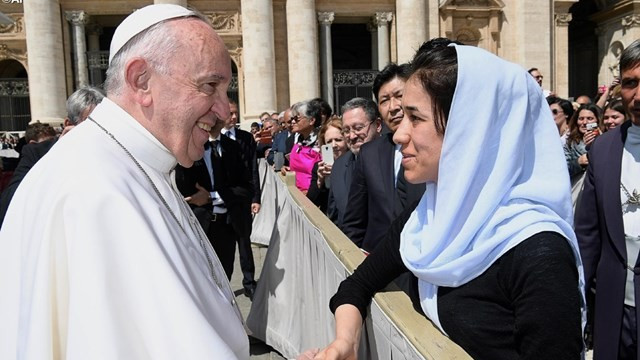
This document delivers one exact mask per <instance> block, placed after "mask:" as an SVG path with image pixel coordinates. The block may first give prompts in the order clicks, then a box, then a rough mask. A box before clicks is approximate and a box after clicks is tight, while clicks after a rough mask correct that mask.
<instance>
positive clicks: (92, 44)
mask: <svg viewBox="0 0 640 360" xmlns="http://www.w3.org/2000/svg"><path fill="white" fill-rule="evenodd" d="M87 30H88V33H89V36H88V38H89V42H88V45H89V51H90V52H94V54H95V52H97V51H100V35H102V26H100V25H98V24H92V25H89V27H88V29H87ZM94 59H96V60H97V59H98V57H94ZM95 65H97V64H95ZM89 80H90V83H91V85H94V86H98V85H100V84H102V82H103V81H104V79H103V78H102V71H100V69H98V68H97V67H91V62H90V61H89Z"/></svg>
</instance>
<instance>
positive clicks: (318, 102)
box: [309, 98, 333, 121]
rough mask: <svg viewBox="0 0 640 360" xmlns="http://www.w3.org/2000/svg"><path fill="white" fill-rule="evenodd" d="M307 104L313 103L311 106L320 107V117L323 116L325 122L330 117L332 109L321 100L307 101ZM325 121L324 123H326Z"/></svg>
mask: <svg viewBox="0 0 640 360" xmlns="http://www.w3.org/2000/svg"><path fill="white" fill-rule="evenodd" d="M309 103H313V105H311V106H320V115H324V118H325V119H326V120H329V118H330V117H331V115H333V109H331V105H329V103H328V102H326V101H324V100H323V99H321V98H315V99H311V100H309ZM326 120H325V121H326Z"/></svg>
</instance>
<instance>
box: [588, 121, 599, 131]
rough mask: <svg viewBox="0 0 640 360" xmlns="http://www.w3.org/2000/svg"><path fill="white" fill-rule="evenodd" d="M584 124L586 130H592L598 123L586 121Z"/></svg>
mask: <svg viewBox="0 0 640 360" xmlns="http://www.w3.org/2000/svg"><path fill="white" fill-rule="evenodd" d="M586 126H587V131H593V130H596V129H597V128H598V123H588V124H587V125H586Z"/></svg>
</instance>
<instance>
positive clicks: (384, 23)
mask: <svg viewBox="0 0 640 360" xmlns="http://www.w3.org/2000/svg"><path fill="white" fill-rule="evenodd" d="M392 19H393V14H392V13H390V12H378V13H376V15H375V17H374V18H373V23H374V25H375V26H376V27H377V28H378V70H382V69H384V67H385V66H387V65H388V64H389V61H390V54H389V47H390V45H389V22H391V20H392ZM400 39H402V38H400ZM402 41H404V40H402ZM402 41H400V42H402Z"/></svg>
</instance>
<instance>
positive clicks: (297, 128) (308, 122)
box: [291, 114, 314, 136]
mask: <svg viewBox="0 0 640 360" xmlns="http://www.w3.org/2000/svg"><path fill="white" fill-rule="evenodd" d="M313 122H314V121H313V119H311V118H310V117H307V116H304V115H302V114H298V115H296V116H292V117H291V123H292V124H293V125H292V130H293V132H295V133H299V134H301V135H303V136H308V135H309V134H311V131H313Z"/></svg>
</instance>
